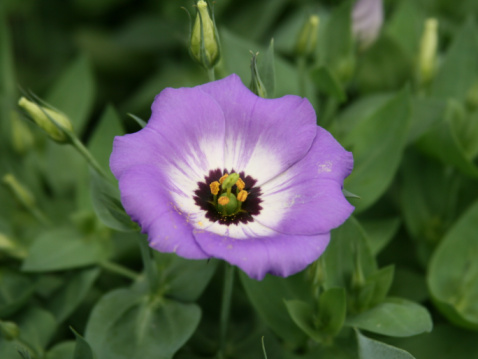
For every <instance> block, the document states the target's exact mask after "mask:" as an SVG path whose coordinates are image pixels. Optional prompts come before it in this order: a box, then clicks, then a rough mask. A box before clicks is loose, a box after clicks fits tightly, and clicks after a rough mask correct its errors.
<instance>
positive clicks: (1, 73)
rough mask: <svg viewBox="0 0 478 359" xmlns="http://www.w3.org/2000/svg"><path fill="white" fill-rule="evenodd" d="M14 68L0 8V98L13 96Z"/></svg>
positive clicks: (8, 36)
mask: <svg viewBox="0 0 478 359" xmlns="http://www.w3.org/2000/svg"><path fill="white" fill-rule="evenodd" d="M15 89H16V84H15V68H14V64H13V48H12V43H11V40H10V31H9V28H8V23H7V21H6V16H5V14H4V9H3V7H2V6H0V97H2V96H13V95H14V94H15V92H16V91H15Z"/></svg>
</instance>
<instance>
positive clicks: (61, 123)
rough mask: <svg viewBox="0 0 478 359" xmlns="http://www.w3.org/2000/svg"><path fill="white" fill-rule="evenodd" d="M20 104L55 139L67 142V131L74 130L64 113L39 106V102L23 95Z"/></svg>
mask: <svg viewBox="0 0 478 359" xmlns="http://www.w3.org/2000/svg"><path fill="white" fill-rule="evenodd" d="M18 105H19V106H20V107H21V108H22V109H24V110H25V111H26V112H27V113H28V115H30V117H31V119H32V120H33V121H35V123H36V124H37V125H38V126H39V127H41V128H42V129H43V130H44V131H45V132H46V133H47V134H48V135H49V136H50V137H51V138H52V139H53V140H55V141H56V142H59V143H67V142H68V136H67V135H66V133H65V131H73V126H72V125H71V122H70V120H69V119H68V118H67V117H66V116H65V115H63V114H61V113H59V112H56V111H53V110H50V109H49V108H45V107H43V106H39V105H38V104H36V103H34V102H32V101H29V100H27V99H26V98H25V97H22V98H21V99H20V101H18Z"/></svg>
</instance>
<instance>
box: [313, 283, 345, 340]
mask: <svg viewBox="0 0 478 359" xmlns="http://www.w3.org/2000/svg"><path fill="white" fill-rule="evenodd" d="M346 312H347V301H346V298H345V289H344V288H330V289H327V290H326V291H325V292H323V293H322V294H321V295H320V297H319V312H318V315H317V322H318V327H319V330H320V333H321V334H323V335H325V336H332V337H334V336H336V335H337V334H339V332H340V330H341V329H342V326H343V325H344V322H345V314H346Z"/></svg>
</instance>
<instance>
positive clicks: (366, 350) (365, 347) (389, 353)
mask: <svg viewBox="0 0 478 359" xmlns="http://www.w3.org/2000/svg"><path fill="white" fill-rule="evenodd" d="M356 335H357V342H358V347H359V358H360V359H414V357H413V356H412V355H411V354H410V353H408V352H406V351H405V350H403V349H400V348H396V347H393V346H391V345H388V344H385V343H382V342H379V341H377V340H373V339H369V338H367V337H366V336H363V335H362V334H360V332H359V331H358V330H357V331H356Z"/></svg>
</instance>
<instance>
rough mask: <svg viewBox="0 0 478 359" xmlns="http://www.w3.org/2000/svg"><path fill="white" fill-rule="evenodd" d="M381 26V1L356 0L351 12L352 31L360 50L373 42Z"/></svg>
mask: <svg viewBox="0 0 478 359" xmlns="http://www.w3.org/2000/svg"><path fill="white" fill-rule="evenodd" d="M382 24H383V3H382V0H357V2H356V3H355V5H354V8H353V11H352V31H353V33H354V35H355V37H356V38H357V40H358V41H359V43H360V45H361V47H362V48H366V47H369V46H370V45H371V44H372V43H373V42H375V40H376V39H377V37H378V35H379V33H380V29H381V28H382Z"/></svg>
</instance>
